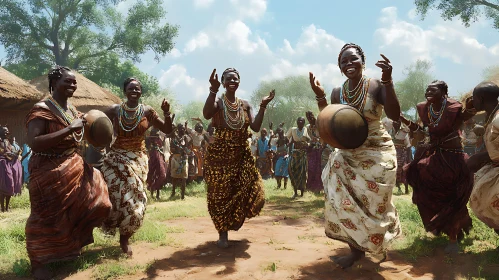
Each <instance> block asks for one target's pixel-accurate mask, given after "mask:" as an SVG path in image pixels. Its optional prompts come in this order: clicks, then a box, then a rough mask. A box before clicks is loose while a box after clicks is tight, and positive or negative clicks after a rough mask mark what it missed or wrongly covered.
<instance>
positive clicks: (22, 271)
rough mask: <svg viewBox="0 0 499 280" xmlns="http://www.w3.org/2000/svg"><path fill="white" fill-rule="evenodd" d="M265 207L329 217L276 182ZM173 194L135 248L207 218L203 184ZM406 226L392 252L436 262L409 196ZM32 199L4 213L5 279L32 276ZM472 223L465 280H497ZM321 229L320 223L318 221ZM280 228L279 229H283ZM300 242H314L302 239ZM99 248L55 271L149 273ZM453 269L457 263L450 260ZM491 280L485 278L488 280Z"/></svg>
mask: <svg viewBox="0 0 499 280" xmlns="http://www.w3.org/2000/svg"><path fill="white" fill-rule="evenodd" d="M264 186H265V198H266V207H265V208H264V210H263V211H262V213H261V214H260V215H267V216H274V215H275V216H284V217H285V218H287V219H298V218H309V219H322V218H323V217H324V196H323V195H322V194H313V193H309V192H307V193H305V195H304V197H299V198H297V199H291V197H292V195H293V191H292V187H291V184H288V188H287V189H286V190H284V189H280V190H278V189H276V183H275V180H266V181H265V183H264ZM170 193H171V188H167V189H163V190H162V191H161V194H160V196H161V199H160V200H159V201H158V200H156V199H153V198H151V197H150V195H149V193H148V196H149V202H148V205H147V210H146V216H145V220H144V224H143V226H142V227H141V228H140V230H139V231H138V232H137V233H136V234H135V235H134V236H133V238H132V241H133V244H140V243H148V244H149V245H148V246H153V247H154V246H174V247H177V246H179V245H180V244H181V243H182V240H176V239H175V234H178V233H182V232H184V231H185V229H184V228H183V227H181V226H170V225H168V222H167V221H168V220H172V219H185V218H188V219H189V218H197V217H208V216H209V214H208V210H207V206H206V188H205V185H204V184H197V183H193V184H190V185H189V186H187V189H186V197H185V200H180V191H177V195H176V196H175V197H174V198H170ZM394 203H395V205H396V207H397V210H398V213H399V215H400V220H401V223H402V231H403V234H402V236H401V237H400V238H399V239H398V240H397V241H396V242H394V244H393V245H392V248H391V250H392V251H397V252H399V253H401V254H402V256H403V257H405V258H406V259H407V261H411V262H416V261H418V259H420V258H425V257H432V256H434V255H435V252H436V250H437V249H438V248H442V247H444V246H445V244H446V243H447V238H446V237H431V236H429V235H428V234H427V233H426V232H425V231H424V228H423V225H422V222H421V218H420V216H419V213H418V211H417V208H416V206H415V205H413V204H412V202H411V199H410V196H408V195H394ZM29 205H30V204H29V196H28V192H27V190H24V192H23V194H22V195H21V196H17V197H13V198H12V201H11V209H12V212H9V213H0V275H6V277H7V278H2V277H3V276H0V279H11V278H12V276H14V275H15V276H29V271H30V265H29V258H28V256H27V252H26V244H25V234H24V227H25V223H26V219H27V217H28V215H29ZM470 214H471V216H472V218H473V229H472V231H471V233H470V235H469V236H467V237H466V238H465V240H464V242H463V243H462V246H461V247H462V250H463V251H464V253H465V254H466V255H470V257H469V259H468V257H467V261H471V262H473V263H475V264H476V267H477V271H476V272H474V273H471V272H470V273H471V274H470V276H468V277H465V278H463V279H494V278H489V277H488V276H486V274H485V271H486V270H487V269H486V268H487V266H488V265H490V264H497V263H499V252H498V251H496V250H494V249H495V248H496V247H497V246H499V238H498V236H497V235H496V234H495V233H494V231H493V230H492V229H490V228H488V227H487V226H486V225H485V224H483V223H482V222H481V221H479V220H478V219H477V218H476V217H475V216H474V215H473V213H472V212H471V211H470ZM317 221H318V222H319V223H320V220H317ZM279 224H280V223H279V222H275V223H274V225H279ZM296 238H298V239H299V240H300V241H303V242H311V241H312V242H314V237H313V236H307V235H303V236H297V237H296ZM94 241H95V242H94V243H93V244H91V245H89V246H87V247H86V248H84V251H83V252H84V253H83V254H82V256H81V257H79V258H78V259H76V260H74V261H66V262H59V263H54V264H52V265H51V268H52V269H53V270H54V271H57V272H58V273H59V274H60V273H62V274H64V275H70V274H74V273H77V272H79V271H84V270H88V269H92V277H93V278H95V279H113V278H116V277H119V276H125V275H133V274H136V273H139V272H144V271H146V270H147V266H137V265H132V264H130V263H128V262H125V261H123V255H122V254H121V250H120V248H119V244H118V236H114V237H108V236H105V235H104V234H103V233H102V232H101V231H100V230H99V229H95V230H94ZM269 244H273V245H275V247H276V248H275V249H276V250H283V251H288V250H292V249H290V248H287V247H283V246H282V245H281V244H280V242H279V241H278V240H272V239H270V240H269ZM446 261H447V263H448V264H454V260H453V259H451V258H449V259H448V260H446ZM276 269H277V265H276V264H275V263H272V264H271V265H269V266H268V267H267V268H266V270H269V271H275V270H276ZM483 277H486V278H483Z"/></svg>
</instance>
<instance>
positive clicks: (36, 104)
mask: <svg viewBox="0 0 499 280" xmlns="http://www.w3.org/2000/svg"><path fill="white" fill-rule="evenodd" d="M33 107H36V108H43V109H47V110H50V108H49V106H48V105H47V103H46V102H45V100H41V101H38V102H37V103H35V105H34V106H33Z"/></svg>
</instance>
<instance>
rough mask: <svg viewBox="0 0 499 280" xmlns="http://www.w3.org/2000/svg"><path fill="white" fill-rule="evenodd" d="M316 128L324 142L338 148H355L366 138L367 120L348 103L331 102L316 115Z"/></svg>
mask: <svg viewBox="0 0 499 280" xmlns="http://www.w3.org/2000/svg"><path fill="white" fill-rule="evenodd" d="M317 128H318V130H319V135H320V137H321V139H322V140H324V142H326V143H327V144H329V145H330V146H332V147H335V148H338V149H355V148H358V147H360V146H361V145H362V144H364V142H365V141H366V139H367V134H368V127H367V121H366V119H365V118H364V116H362V114H361V113H360V112H359V111H358V110H357V109H355V108H353V107H352V106H349V105H342V104H331V105H328V106H327V107H326V108H324V109H322V111H321V112H320V113H319V115H318V116H317Z"/></svg>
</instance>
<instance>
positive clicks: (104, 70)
mask: <svg viewBox="0 0 499 280" xmlns="http://www.w3.org/2000/svg"><path fill="white" fill-rule="evenodd" d="M90 67H91V68H87V69H86V70H84V71H82V74H83V75H85V76H86V77H87V78H88V79H90V80H92V81H93V82H95V83H97V84H99V85H100V86H102V87H105V88H108V89H110V90H111V91H112V92H113V93H114V94H116V95H118V96H119V97H120V98H123V97H124V96H123V82H124V81H125V79H127V78H130V77H135V78H137V79H139V81H140V83H141V84H142V93H143V94H145V95H157V94H159V93H160V91H161V88H160V85H159V82H158V80H157V79H156V78H155V77H153V76H150V75H147V74H146V73H144V72H142V71H140V69H139V68H137V66H135V65H134V64H133V63H132V62H131V61H129V60H127V61H124V62H122V61H121V60H120V58H119V57H118V55H117V54H115V53H109V54H107V55H105V56H103V57H102V58H101V59H99V60H97V61H95V64H93V65H92V66H90ZM14 74H15V73H14Z"/></svg>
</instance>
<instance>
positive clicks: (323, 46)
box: [281, 24, 345, 55]
mask: <svg viewBox="0 0 499 280" xmlns="http://www.w3.org/2000/svg"><path fill="white" fill-rule="evenodd" d="M344 44H345V42H344V41H342V40H340V39H338V38H336V37H335V36H333V35H331V34H328V33H327V32H326V30H324V29H320V28H317V27H316V26H315V25H314V24H311V25H309V26H307V27H305V28H303V29H302V33H301V35H300V38H299V39H298V42H297V43H296V46H295V47H294V48H293V47H291V44H290V43H289V41H288V40H286V39H285V40H284V47H283V48H282V49H281V51H284V52H285V53H288V54H295V53H297V54H301V55H305V54H306V55H310V53H312V52H314V53H318V52H320V53H323V52H327V53H338V52H339V51H340V49H341V47H342V46H343V45H344Z"/></svg>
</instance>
